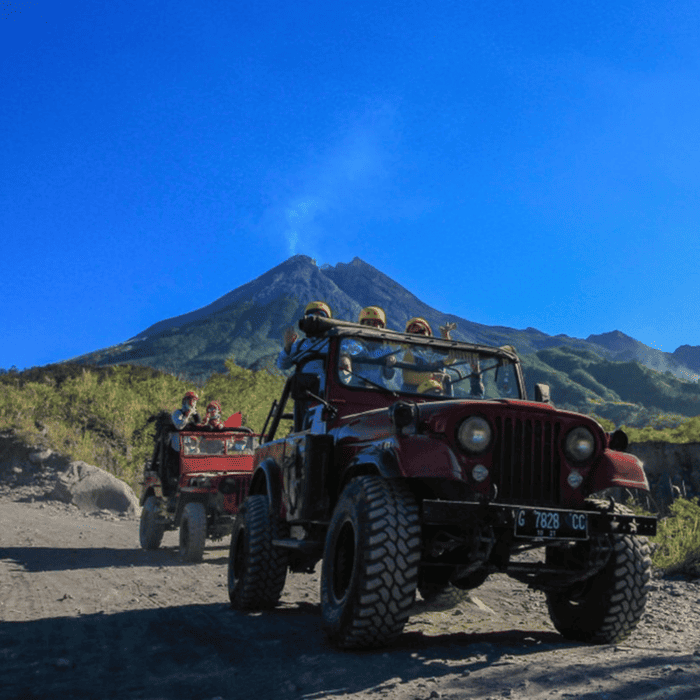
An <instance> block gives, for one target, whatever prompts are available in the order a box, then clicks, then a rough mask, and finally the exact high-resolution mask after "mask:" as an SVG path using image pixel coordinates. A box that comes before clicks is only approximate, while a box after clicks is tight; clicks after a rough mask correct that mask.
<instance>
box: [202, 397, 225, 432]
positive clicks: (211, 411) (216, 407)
mask: <svg viewBox="0 0 700 700" xmlns="http://www.w3.org/2000/svg"><path fill="white" fill-rule="evenodd" d="M197 427H198V428H206V429H207V430H223V428H224V422H223V421H222V420H221V404H220V403H219V402H218V401H210V402H209V403H208V404H207V412H206V413H205V414H204V420H203V421H202V422H201V423H197Z"/></svg>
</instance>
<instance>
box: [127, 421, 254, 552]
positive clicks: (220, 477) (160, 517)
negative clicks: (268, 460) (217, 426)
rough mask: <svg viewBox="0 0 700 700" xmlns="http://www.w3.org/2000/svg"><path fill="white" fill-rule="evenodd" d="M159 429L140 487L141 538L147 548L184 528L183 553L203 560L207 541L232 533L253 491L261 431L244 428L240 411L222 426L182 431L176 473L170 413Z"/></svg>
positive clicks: (156, 545)
mask: <svg viewBox="0 0 700 700" xmlns="http://www.w3.org/2000/svg"><path fill="white" fill-rule="evenodd" d="M162 423H163V425H162V426H160V427H159V429H158V430H157V433H156V440H155V448H154V451H153V457H152V459H151V461H150V463H149V464H147V465H146V469H145V473H144V480H143V489H142V492H141V505H142V506H143V509H142V511H141V522H140V527H139V538H140V542H141V547H143V548H144V549H158V547H160V543H161V541H162V539H163V533H164V532H165V530H175V529H177V528H180V555H181V556H182V558H183V559H184V560H185V561H193V562H194V561H201V559H202V555H203V553H204V545H205V540H206V539H207V538H211V539H214V540H218V539H221V538H222V537H225V536H227V535H229V534H230V533H231V528H232V527H233V520H234V517H235V515H236V513H238V509H239V506H240V505H241V503H242V502H243V500H244V499H245V497H246V496H247V495H248V487H249V485H250V479H251V475H252V471H253V453H254V451H255V448H256V447H257V446H258V442H259V435H257V434H254V433H253V431H252V430H251V429H250V428H244V427H241V414H240V413H236V414H234V415H233V416H231V417H230V418H229V419H228V420H227V421H226V424H225V425H226V427H225V428H224V429H223V430H215V431H209V430H199V429H197V428H195V427H191V428H188V429H185V430H182V431H181V432H180V434H179V439H180V451H179V453H174V452H173V453H172V455H171V457H172V458H174V459H175V460H177V464H176V465H175V466H176V468H177V474H175V470H174V469H173V465H172V464H170V463H169V462H170V459H169V455H168V451H169V442H170V436H171V435H172V431H173V430H174V428H173V427H172V423H171V422H170V416H169V414H165V415H163V416H162Z"/></svg>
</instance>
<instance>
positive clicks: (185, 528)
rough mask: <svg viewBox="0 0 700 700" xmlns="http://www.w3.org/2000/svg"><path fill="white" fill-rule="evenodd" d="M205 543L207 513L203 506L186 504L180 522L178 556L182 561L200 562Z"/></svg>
mask: <svg viewBox="0 0 700 700" xmlns="http://www.w3.org/2000/svg"><path fill="white" fill-rule="evenodd" d="M206 541H207V512H206V510H205V508H204V505H203V504H202V503H188V504H187V505H186V506H185V509H184V511H183V512H182V520H181V521H180V556H181V557H182V559H183V561H189V562H198V561H202V557H203V556H204V547H205V545H206Z"/></svg>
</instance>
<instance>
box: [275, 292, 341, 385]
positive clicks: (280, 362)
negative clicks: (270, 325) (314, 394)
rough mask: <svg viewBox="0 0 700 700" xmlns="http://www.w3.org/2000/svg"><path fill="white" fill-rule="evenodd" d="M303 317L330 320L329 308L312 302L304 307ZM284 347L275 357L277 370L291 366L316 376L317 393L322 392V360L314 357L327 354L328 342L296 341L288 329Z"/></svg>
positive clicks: (303, 339) (323, 383)
mask: <svg viewBox="0 0 700 700" xmlns="http://www.w3.org/2000/svg"><path fill="white" fill-rule="evenodd" d="M304 316H321V317H323V318H332V317H333V314H332V312H331V307H330V306H328V304H326V303H325V302H323V301H312V302H309V303H308V304H307V305H306V308H305V309H304ZM283 343H284V347H283V348H282V350H281V351H280V354H279V355H278V356H277V368H278V369H282V370H286V369H291V368H292V366H293V365H296V366H297V368H301V365H303V368H301V369H302V371H304V372H311V373H313V374H317V375H318V376H319V379H320V384H319V391H323V387H324V385H325V374H324V370H323V360H322V359H319V358H318V357H314V356H315V355H321V356H323V355H326V354H327V353H328V340H327V339H321V340H320V341H319V340H311V339H310V338H302V339H297V334H296V333H295V332H294V329H292V328H288V329H287V330H286V331H285V332H284V339H283Z"/></svg>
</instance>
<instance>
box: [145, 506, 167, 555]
mask: <svg viewBox="0 0 700 700" xmlns="http://www.w3.org/2000/svg"><path fill="white" fill-rule="evenodd" d="M159 505H160V501H159V499H158V498H156V497H155V496H149V497H148V498H147V499H146V502H145V503H144V504H143V508H142V509H141V520H140V522H139V541H140V543H141V547H142V548H143V549H149V550H153V549H158V547H160V543H161V542H162V541H163V533H164V532H165V526H164V525H162V524H161V523H159V522H158V511H159Z"/></svg>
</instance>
